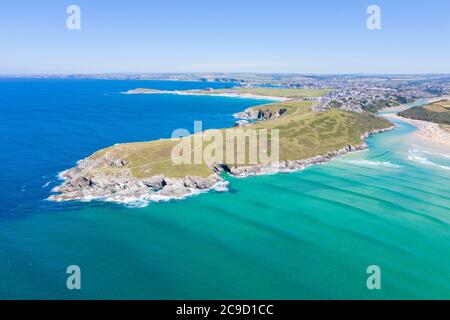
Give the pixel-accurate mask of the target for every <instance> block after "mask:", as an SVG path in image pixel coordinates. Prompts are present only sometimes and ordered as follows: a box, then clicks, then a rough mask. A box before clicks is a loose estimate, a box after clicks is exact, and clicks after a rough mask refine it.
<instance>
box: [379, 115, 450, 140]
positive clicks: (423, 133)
mask: <svg viewBox="0 0 450 320" xmlns="http://www.w3.org/2000/svg"><path fill="white" fill-rule="evenodd" d="M384 116H385V117H386V118H391V119H398V120H401V121H404V122H407V123H409V124H412V125H414V126H415V127H417V132H415V133H414V134H415V135H416V136H417V137H418V138H421V139H425V140H427V141H430V142H433V143H437V144H440V145H443V146H450V132H449V131H448V130H445V129H444V128H442V127H441V126H440V125H439V124H437V123H432V122H428V121H422V120H413V119H408V118H404V117H400V116H399V115H396V114H389V115H384Z"/></svg>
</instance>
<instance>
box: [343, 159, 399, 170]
mask: <svg viewBox="0 0 450 320" xmlns="http://www.w3.org/2000/svg"><path fill="white" fill-rule="evenodd" d="M345 162H348V163H350V164H355V165H361V166H374V167H386V168H400V167H401V166H400V165H398V164H395V163H392V162H389V161H370V160H366V159H361V160H345Z"/></svg>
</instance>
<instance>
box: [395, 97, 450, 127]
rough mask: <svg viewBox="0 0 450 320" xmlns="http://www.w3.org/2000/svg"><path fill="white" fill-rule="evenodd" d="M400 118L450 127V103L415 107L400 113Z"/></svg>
mask: <svg viewBox="0 0 450 320" xmlns="http://www.w3.org/2000/svg"><path fill="white" fill-rule="evenodd" d="M399 115H400V116H402V117H405V118H410V119H415V120H423V121H429V122H434V123H439V124H442V125H450V101H449V100H441V101H437V102H434V103H431V104H428V105H425V106H422V107H414V108H411V109H408V110H405V111H403V112H400V113H399Z"/></svg>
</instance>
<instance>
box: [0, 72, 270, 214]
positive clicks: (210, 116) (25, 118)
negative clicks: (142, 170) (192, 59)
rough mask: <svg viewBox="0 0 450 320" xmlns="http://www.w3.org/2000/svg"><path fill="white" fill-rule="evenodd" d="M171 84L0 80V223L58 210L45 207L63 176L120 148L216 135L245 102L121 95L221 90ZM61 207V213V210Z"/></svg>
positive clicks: (248, 103)
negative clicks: (186, 135)
mask: <svg viewBox="0 0 450 320" xmlns="http://www.w3.org/2000/svg"><path fill="white" fill-rule="evenodd" d="M230 86H234V85H233V84H221V83H202V82H175V81H112V80H60V79H0V114H1V115H2V116H1V117H0V137H1V143H0V162H1V163H2V165H1V166H0V188H1V190H9V191H8V192H2V193H0V220H2V219H11V218H17V217H20V216H24V215H28V214H32V213H36V212H39V211H40V210H54V209H58V208H57V207H58V205H55V204H53V203H49V202H47V201H44V199H46V198H47V197H48V194H49V190H50V189H51V188H52V187H54V186H55V185H56V184H58V181H56V180H55V179H56V178H55V177H56V174H57V173H58V172H60V171H62V170H65V169H67V168H68V167H72V166H74V165H75V163H76V161H78V160H80V159H82V158H85V157H86V156H89V155H90V154H92V153H93V152H95V151H96V150H99V149H101V148H105V147H108V146H111V145H113V144H115V143H121V142H136V141H148V140H154V139H159V138H169V137H170V136H171V134H172V131H173V130H175V129H177V128H185V129H187V130H189V131H191V132H192V131H193V130H194V121H195V120H201V121H203V128H204V129H209V128H222V127H224V126H230V125H232V124H233V123H234V121H233V117H232V113H233V112H237V111H241V110H242V108H245V107H249V106H253V105H256V104H258V103H261V102H258V101H255V100H248V99H223V98H214V97H195V96H190V97H188V98H186V97H183V96H176V95H124V94H121V92H125V91H127V90H130V89H135V88H139V87H144V88H147V87H150V88H155V89H160V90H187V89H203V88H226V87H230ZM64 207H65V206H64Z"/></svg>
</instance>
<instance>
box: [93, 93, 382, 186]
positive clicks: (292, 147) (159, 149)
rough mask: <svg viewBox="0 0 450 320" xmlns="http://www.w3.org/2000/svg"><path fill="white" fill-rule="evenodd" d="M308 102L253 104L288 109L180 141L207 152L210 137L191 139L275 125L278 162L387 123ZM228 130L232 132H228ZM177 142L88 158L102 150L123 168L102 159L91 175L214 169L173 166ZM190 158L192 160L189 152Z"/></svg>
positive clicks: (340, 144) (357, 138)
mask: <svg viewBox="0 0 450 320" xmlns="http://www.w3.org/2000/svg"><path fill="white" fill-rule="evenodd" d="M311 105H312V102H306V101H304V102H300V101H293V102H281V103H272V104H267V105H262V106H257V107H254V108H261V109H266V108H271V109H273V110H276V109H277V108H286V109H288V112H286V113H285V114H283V115H282V116H281V117H279V118H276V119H269V120H265V121H260V122H255V123H253V124H252V125H250V126H246V127H236V128H230V129H217V130H208V131H205V132H202V133H198V134H196V135H195V136H190V137H185V138H182V139H185V140H184V141H190V142H188V143H190V145H191V150H192V151H193V150H199V148H202V150H205V149H206V148H207V147H208V145H209V143H211V142H212V141H214V139H212V140H210V141H209V142H203V144H200V143H199V142H198V141H199V140H196V139H195V138H194V137H197V138H198V139H200V138H203V140H205V139H206V138H208V137H209V138H213V137H215V135H216V134H218V133H220V134H222V135H224V136H225V137H226V141H228V140H230V139H232V134H234V133H236V130H241V132H242V131H243V132H245V133H247V132H252V129H278V130H279V141H280V144H279V145H280V148H279V151H280V152H279V154H280V160H301V159H307V158H311V157H314V156H317V155H322V154H325V153H327V152H330V151H335V150H338V149H341V148H344V147H346V146H348V145H357V144H360V143H361V135H362V134H363V133H365V132H367V131H370V130H373V129H381V128H386V127H390V126H391V124H390V122H389V121H387V120H385V119H383V118H379V117H377V116H375V115H373V114H370V113H353V112H348V111H343V110H328V111H326V112H322V113H315V112H311V110H310V107H311ZM226 130H227V131H226ZM230 133H231V135H229V134H230ZM230 136H231V137H230ZM191 138H192V139H191ZM186 139H189V140H186ZM206 140H207V139H206ZM269 140H270V136H269ZM180 141H181V139H162V140H156V141H150V142H141V143H128V144H118V145H115V146H113V147H110V148H107V149H104V150H100V151H98V152H97V153H95V154H94V155H93V156H92V158H93V159H99V160H101V159H102V158H104V156H105V154H108V156H109V157H110V156H111V155H114V156H115V157H117V158H120V159H123V160H125V161H126V163H127V164H126V165H125V166H124V167H121V168H111V167H109V166H108V165H107V164H106V162H105V164H104V166H103V167H102V166H100V167H98V168H96V171H95V172H91V174H96V173H99V172H103V173H106V174H114V172H119V171H122V170H129V171H130V172H131V174H132V175H133V176H135V177H138V178H146V177H151V176H154V175H158V174H164V175H166V176H167V177H174V178H175V177H185V176H202V177H203V176H209V175H210V174H211V173H212V169H211V168H210V166H208V164H207V163H204V162H202V163H200V164H189V165H187V164H183V165H174V164H173V162H172V160H171V152H172V149H173V148H174V147H175V146H176V145H177V144H178V143H179V142H180ZM269 144H270V141H269ZM245 145H246V148H247V150H248V141H246V142H245ZM269 151H270V150H269ZM225 152H226V151H225V150H224V152H223V153H224V154H225ZM244 153H245V152H244ZM240 155H242V154H241V153H240V151H238V150H237V148H236V149H235V159H237V157H238V156H240ZM244 157H245V163H239V165H248V164H253V163H249V159H248V154H247V153H245V154H244ZM191 159H193V156H192V158H191ZM100 162H101V161H100ZM224 162H225V163H226V164H227V165H228V166H234V165H237V164H236V163H235V162H233V163H229V162H228V163H227V161H224Z"/></svg>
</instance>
